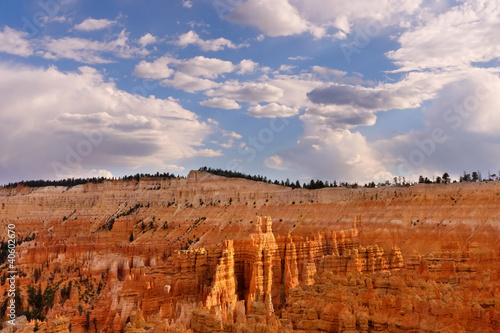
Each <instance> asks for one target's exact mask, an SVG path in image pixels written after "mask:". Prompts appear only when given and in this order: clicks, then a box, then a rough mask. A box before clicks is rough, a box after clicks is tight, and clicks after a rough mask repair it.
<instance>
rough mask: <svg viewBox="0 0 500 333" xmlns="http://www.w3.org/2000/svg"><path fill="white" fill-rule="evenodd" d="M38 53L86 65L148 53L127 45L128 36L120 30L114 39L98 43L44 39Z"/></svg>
mask: <svg viewBox="0 0 500 333" xmlns="http://www.w3.org/2000/svg"><path fill="white" fill-rule="evenodd" d="M40 49H41V50H40V51H39V52H38V53H40V54H43V57H44V58H46V59H63V58H65V59H72V60H75V61H78V62H82V63H86V64H99V63H110V62H113V60H111V59H109V58H105V57H103V54H111V55H114V56H117V57H120V58H133V57H136V56H144V55H147V54H148V53H149V51H147V50H145V49H139V48H136V47H133V46H130V45H129V44H128V34H127V33H126V31H125V30H122V31H121V32H120V34H119V35H118V36H117V37H116V39H114V40H111V41H108V42H98V41H92V40H88V39H83V38H73V37H64V38H61V39H52V38H50V37H45V38H44V39H42V41H41V45H40Z"/></svg>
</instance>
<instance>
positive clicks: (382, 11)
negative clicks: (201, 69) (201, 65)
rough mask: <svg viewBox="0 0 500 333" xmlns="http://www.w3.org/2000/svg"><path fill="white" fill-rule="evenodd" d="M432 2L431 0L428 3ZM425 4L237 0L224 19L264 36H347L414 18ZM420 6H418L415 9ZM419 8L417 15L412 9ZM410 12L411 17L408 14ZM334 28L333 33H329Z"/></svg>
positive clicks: (381, 0) (395, 0)
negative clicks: (254, 28)
mask: <svg viewBox="0 0 500 333" xmlns="http://www.w3.org/2000/svg"><path fill="white" fill-rule="evenodd" d="M430 5H432V3H431V4H430ZM426 6H428V5H427V3H425V5H422V1H421V0H417V1H407V0H376V1H372V0H358V1H350V2H349V1H343V2H338V1H331V0H317V1H310V0H277V1H265V0H248V1H245V2H242V3H239V4H238V5H237V6H236V7H235V8H234V9H233V10H232V11H231V13H230V14H229V15H227V16H226V19H228V20H230V21H232V22H234V23H239V24H248V25H252V26H255V27H257V28H258V29H259V30H260V31H262V32H263V33H265V34H266V35H268V36H274V37H275V36H289V35H295V34H302V33H305V32H309V33H310V34H312V35H313V36H314V37H315V38H322V37H327V36H329V37H334V38H335V39H344V38H347V37H348V35H349V34H351V33H353V31H354V30H355V29H354V30H353V28H355V27H357V28H359V29H363V28H365V27H366V25H367V24H368V25H369V24H373V23H375V22H376V24H377V26H378V27H379V28H382V27H385V26H399V25H403V24H408V21H411V20H413V21H415V20H418V19H419V18H420V17H421V16H423V14H422V13H425V7H426ZM419 7H422V8H419ZM417 11H419V14H418V15H415V12H417ZM412 15H413V16H412ZM332 29H334V30H335V31H334V33H333V34H329V33H328V32H329V31H330V30H332Z"/></svg>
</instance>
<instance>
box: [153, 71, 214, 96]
mask: <svg viewBox="0 0 500 333" xmlns="http://www.w3.org/2000/svg"><path fill="white" fill-rule="evenodd" d="M160 84H161V85H162V86H165V87H173V88H175V89H179V90H184V91H186V92H190V93H195V92H197V91H200V90H207V89H211V88H215V87H217V86H218V85H219V84H218V83H217V82H214V81H212V80H209V79H204V78H201V77H196V76H191V75H188V74H186V73H183V72H176V73H175V74H174V77H173V78H172V79H165V80H163V81H161V83H160Z"/></svg>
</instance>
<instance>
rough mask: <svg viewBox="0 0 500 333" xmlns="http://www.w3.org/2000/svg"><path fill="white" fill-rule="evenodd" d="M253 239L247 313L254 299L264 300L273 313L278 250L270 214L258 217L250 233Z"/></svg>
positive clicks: (266, 307)
mask: <svg viewBox="0 0 500 333" xmlns="http://www.w3.org/2000/svg"><path fill="white" fill-rule="evenodd" d="M250 238H251V240H252V242H251V246H252V251H251V252H252V258H251V259H250V260H251V263H253V264H252V272H251V274H250V279H251V280H250V288H249V290H248V294H247V295H246V297H245V300H246V308H247V313H249V312H250V311H251V305H252V302H254V301H259V302H263V303H264V305H265V309H266V313H267V314H268V315H269V314H271V313H272V312H273V311H274V309H273V304H272V296H271V293H272V287H273V258H274V256H275V255H276V252H277V250H278V245H277V244H276V239H275V238H274V234H273V230H272V219H271V218H270V217H268V216H266V217H264V218H261V217H257V220H256V221H255V232H254V233H253V234H251V235H250Z"/></svg>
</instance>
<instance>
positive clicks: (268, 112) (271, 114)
mask: <svg viewBox="0 0 500 333" xmlns="http://www.w3.org/2000/svg"><path fill="white" fill-rule="evenodd" d="M248 114H249V115H251V116H252V117H256V118H262V117H264V118H277V117H291V116H295V115H297V114H299V110H297V109H295V108H291V107H288V106H286V105H281V104H277V103H269V104H266V105H263V106H262V105H260V104H257V105H256V106H252V107H250V108H248Z"/></svg>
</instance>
